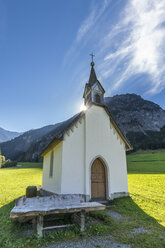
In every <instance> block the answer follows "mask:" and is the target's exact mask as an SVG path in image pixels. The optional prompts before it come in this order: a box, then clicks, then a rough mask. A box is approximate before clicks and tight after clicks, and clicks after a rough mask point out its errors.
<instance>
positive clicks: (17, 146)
mask: <svg viewBox="0 0 165 248" xmlns="http://www.w3.org/2000/svg"><path fill="white" fill-rule="evenodd" d="M58 125H59V124H55V125H49V126H45V127H42V128H39V129H34V130H30V131H27V132H25V133H23V134H22V135H20V136H19V137H17V138H15V139H13V140H11V141H7V142H4V143H2V144H1V149H2V154H3V155H5V157H6V158H10V159H12V160H18V161H20V160H25V159H24V157H25V155H26V152H27V151H28V149H29V148H30V147H31V146H34V144H35V143H37V142H38V141H39V140H41V139H42V137H43V136H45V135H47V134H48V133H50V132H51V131H52V130H53V129H54V128H55V127H56V126H58ZM30 160H32V154H31V159H30Z"/></svg>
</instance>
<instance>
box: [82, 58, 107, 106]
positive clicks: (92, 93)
mask: <svg viewBox="0 0 165 248" xmlns="http://www.w3.org/2000/svg"><path fill="white" fill-rule="evenodd" d="M93 56H94V55H93V54H91V57H92V62H91V72H90V76H89V81H88V83H86V85H85V89H84V94H83V98H84V105H85V106H89V105H91V104H92V103H93V104H97V105H104V93H105V90H104V88H103V86H102V85H101V83H100V82H99V81H98V79H97V77H96V73H95V69H94V65H95V63H94V62H93Z"/></svg>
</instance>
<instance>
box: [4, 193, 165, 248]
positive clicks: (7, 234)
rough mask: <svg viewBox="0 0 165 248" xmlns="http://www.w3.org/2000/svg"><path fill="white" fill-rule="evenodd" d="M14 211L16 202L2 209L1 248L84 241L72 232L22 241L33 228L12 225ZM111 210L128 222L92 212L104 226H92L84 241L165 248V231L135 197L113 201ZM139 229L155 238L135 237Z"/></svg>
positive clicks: (147, 235)
mask: <svg viewBox="0 0 165 248" xmlns="http://www.w3.org/2000/svg"><path fill="white" fill-rule="evenodd" d="M13 207H14V202H11V203H9V204H7V205H4V206H3V207H1V208H0V223H1V226H0V237H1V238H0V247H3V248H15V247H16V248H20V247H28V248H29V247H31V248H33V247H42V246H43V245H45V244H49V243H50V242H57V241H58V242H60V241H61V242H62V241H63V240H64V238H63V237H65V236H66V237H67V239H72V238H76V237H77V238H80V235H79V234H78V233H76V232H74V231H73V230H70V233H69V231H67V232H66V231H65V232H64V231H61V232H59V233H51V234H46V235H45V237H44V238H43V239H40V240H38V239H37V237H36V236H35V235H33V236H28V237H21V236H20V231H21V230H23V229H26V228H27V227H28V228H29V225H28V224H19V223H16V222H12V221H11V219H10V211H11V209H12V208H13ZM108 209H111V210H113V211H116V212H119V213H120V214H121V215H122V216H123V217H124V218H123V219H122V220H115V219H113V218H112V217H110V216H109V215H107V213H106V211H94V212H91V216H92V217H93V218H95V219H96V220H97V219H99V220H101V222H99V223H98V224H92V225H90V227H89V228H88V229H87V231H86V232H85V234H84V237H87V236H93V235H105V234H106V235H107V234H110V235H112V236H113V237H114V238H115V239H116V241H118V242H120V243H124V244H130V245H131V246H132V247H140V248H143V247H145V248H147V247H148V248H153V247H154V248H155V247H160V248H164V247H165V246H164V244H165V236H164V232H165V228H164V227H163V226H161V225H160V224H159V223H158V222H157V221H156V220H155V219H154V218H153V217H151V216H149V215H148V214H146V213H145V212H144V211H143V210H142V209H141V208H140V207H139V206H138V205H137V204H136V203H135V202H134V201H133V200H132V198H131V197H125V198H120V199H115V200H113V201H111V205H110V207H108ZM138 227H143V228H144V229H146V230H148V231H150V232H151V234H147V233H145V234H144V233H142V234H132V231H133V229H134V228H138ZM25 244H26V246H25ZM23 245H24V246H23ZM39 245H40V246H39Z"/></svg>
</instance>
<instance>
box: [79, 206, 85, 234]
mask: <svg viewBox="0 0 165 248" xmlns="http://www.w3.org/2000/svg"><path fill="white" fill-rule="evenodd" d="M80 231H81V232H84V231H85V211H81V213H80Z"/></svg>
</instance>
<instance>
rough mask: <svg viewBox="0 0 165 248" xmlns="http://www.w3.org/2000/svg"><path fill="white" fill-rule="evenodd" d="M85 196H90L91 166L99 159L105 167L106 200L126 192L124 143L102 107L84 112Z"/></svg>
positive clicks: (94, 106)
mask: <svg viewBox="0 0 165 248" xmlns="http://www.w3.org/2000/svg"><path fill="white" fill-rule="evenodd" d="M85 147H86V161H85V164H86V182H87V183H86V194H87V195H89V196H91V165H92V162H93V161H94V159H95V158H97V157H100V158H101V159H102V161H103V162H104V164H105V165H106V167H107V198H111V196H112V195H114V193H120V192H128V185H127V168H126V155H125V148H124V143H123V141H122V140H121V138H120V137H119V135H118V134H117V132H116V131H115V129H114V128H113V126H112V124H110V118H109V116H108V114H107V113H106V111H105V109H104V108H103V107H99V106H96V105H93V106H91V108H90V109H89V110H88V111H87V112H86V145H85Z"/></svg>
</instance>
